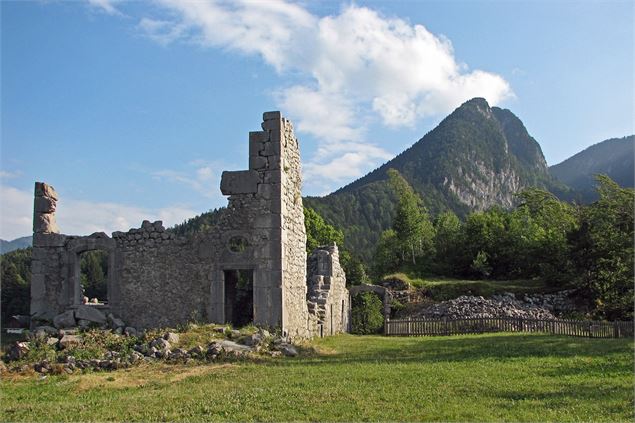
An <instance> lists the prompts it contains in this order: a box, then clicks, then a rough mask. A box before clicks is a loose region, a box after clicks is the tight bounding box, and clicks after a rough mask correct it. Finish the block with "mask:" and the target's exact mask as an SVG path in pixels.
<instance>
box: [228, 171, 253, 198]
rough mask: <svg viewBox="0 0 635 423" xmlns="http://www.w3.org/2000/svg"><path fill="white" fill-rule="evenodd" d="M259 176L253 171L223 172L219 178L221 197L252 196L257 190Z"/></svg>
mask: <svg viewBox="0 0 635 423" xmlns="http://www.w3.org/2000/svg"><path fill="white" fill-rule="evenodd" d="M259 182H260V175H258V172H256V171H255V170H239V171H231V172H230V171H225V172H223V174H222V176H221V183H220V190H221V192H222V193H223V195H235V194H254V193H256V192H257V190H258V183H259Z"/></svg>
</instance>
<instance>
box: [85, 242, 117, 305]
mask: <svg viewBox="0 0 635 423" xmlns="http://www.w3.org/2000/svg"><path fill="white" fill-rule="evenodd" d="M77 263H78V265H79V269H78V270H79V283H80V285H81V291H82V299H83V300H82V302H87V303H88V302H90V303H91V304H107V303H108V277H109V276H110V275H109V274H108V273H109V272H108V267H109V265H108V264H109V254H108V251H105V250H89V251H84V252H83V253H80V254H79V255H78V260H77Z"/></svg>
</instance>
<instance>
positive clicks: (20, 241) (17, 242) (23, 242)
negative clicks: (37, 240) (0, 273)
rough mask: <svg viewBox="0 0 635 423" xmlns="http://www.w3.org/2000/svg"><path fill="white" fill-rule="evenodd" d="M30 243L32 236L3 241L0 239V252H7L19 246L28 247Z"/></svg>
mask: <svg viewBox="0 0 635 423" xmlns="http://www.w3.org/2000/svg"><path fill="white" fill-rule="evenodd" d="M31 243H32V237H30V236H23V237H22V238H17V239H14V240H13V241H5V240H4V239H0V254H4V253H8V252H11V251H13V250H18V249H20V248H27V247H30V246H31Z"/></svg>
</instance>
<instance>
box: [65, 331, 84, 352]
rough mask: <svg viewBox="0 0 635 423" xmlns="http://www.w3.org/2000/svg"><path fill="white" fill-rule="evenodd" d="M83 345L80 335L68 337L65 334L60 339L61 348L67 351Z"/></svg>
mask: <svg viewBox="0 0 635 423" xmlns="http://www.w3.org/2000/svg"><path fill="white" fill-rule="evenodd" d="M81 343H82V338H81V336H79V335H67V334H65V335H64V336H63V337H62V339H60V348H62V349H65V348H68V347H70V346H73V345H79V344H81Z"/></svg>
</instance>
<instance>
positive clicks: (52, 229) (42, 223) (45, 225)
mask: <svg viewBox="0 0 635 423" xmlns="http://www.w3.org/2000/svg"><path fill="white" fill-rule="evenodd" d="M33 232H35V233H45V234H51V233H52V234H58V233H59V232H60V228H59V227H58V226H57V221H56V220H55V214H53V213H35V214H34V216H33Z"/></svg>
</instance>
